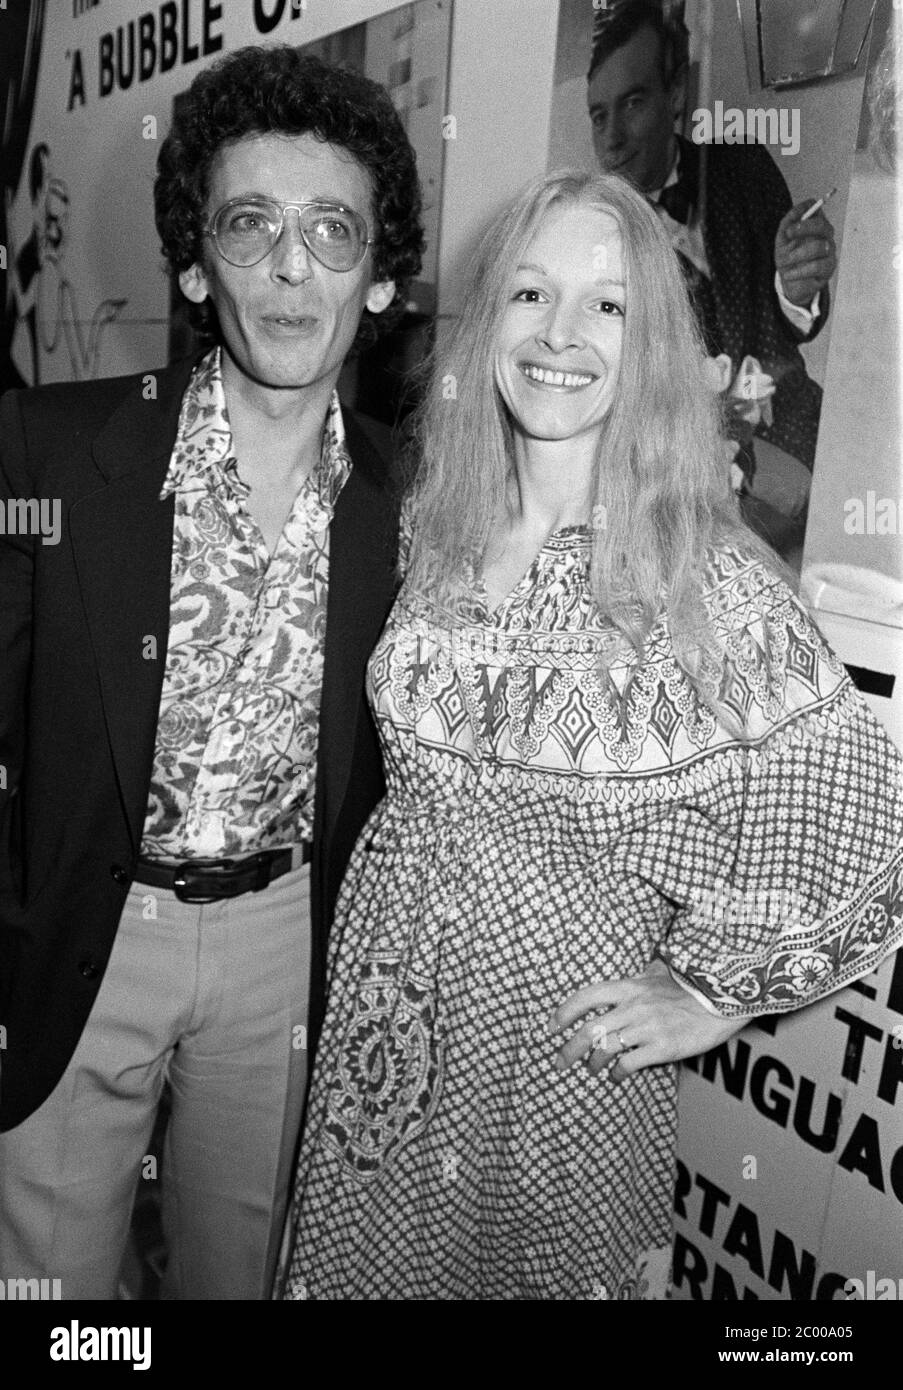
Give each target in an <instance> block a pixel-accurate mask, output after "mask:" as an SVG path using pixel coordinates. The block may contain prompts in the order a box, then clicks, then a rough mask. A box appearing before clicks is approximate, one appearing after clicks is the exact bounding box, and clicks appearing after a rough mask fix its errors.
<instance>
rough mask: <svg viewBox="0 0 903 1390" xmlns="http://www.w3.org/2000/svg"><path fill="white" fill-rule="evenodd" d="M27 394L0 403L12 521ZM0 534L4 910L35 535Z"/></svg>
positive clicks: (3, 472)
mask: <svg viewBox="0 0 903 1390" xmlns="http://www.w3.org/2000/svg"><path fill="white" fill-rule="evenodd" d="M21 396H22V393H21V392H18V391H12V392H9V393H8V394H7V395H6V396H4V397H3V400H2V401H0V503H2V504H3V509H4V517H5V518H6V519H7V522H8V519H9V510H8V508H7V502H8V501H9V500H10V499H13V498H28V497H30V496H32V495H33V487H32V484H31V483H30V482H29V478H28V469H27V466H26V452H27V451H26V442H25V430H24V425H23V421H22V412H21V407H20V402H21ZM3 529H4V532H5V534H0V653H2V663H3V677H2V680H0V912H2V909H3V904H4V901H7V902H8V901H9V900H10V897H11V895H12V894H14V891H15V887H16V885H15V884H14V882H13V875H12V859H11V853H10V831H11V824H12V816H13V809H14V804H15V800H16V797H17V796H18V794H19V781H20V778H21V774H22V766H23V763H24V758H25V736H26V698H27V691H28V672H29V666H30V661H31V623H32V585H33V574H34V547H35V544H36V539H35V537H34V536H28V535H26V536H22V535H10V534H9V529H10V528H9V525H8V524H7V525H5V526H4V528H3Z"/></svg>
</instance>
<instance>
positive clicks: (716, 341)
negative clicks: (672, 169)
mask: <svg viewBox="0 0 903 1390" xmlns="http://www.w3.org/2000/svg"><path fill="white" fill-rule="evenodd" d="M700 163H701V149H700V146H699V145H694V144H691V143H690V142H689V141H687V140H680V174H681V178H684V177H686V179H687V183H688V191H689V192H690V195H691V196H692V195H693V192H694V191H697V193H698V190H699V185H700ZM705 197H706V209H705V216H704V220H703V239H704V242H705V249H706V255H707V257H708V262H709V269H710V270H711V273H712V279H711V294H710V295H707V296H705V297H704V298H702V299H700V300H699V301H698V302H697V311H698V312H699V316H700V319H701V320H702V321H703V329H704V332H705V333H706V337H707V339H708V346H709V351H710V352H712V353H713V354H717V353H719V352H726V353H728V354H729V355H730V357H731V358H732V360H733V363H734V369H735V371H736V370H737V369H738V368H739V366H740V363H741V362H742V361H743V358H744V357H746V356H747V355H750V356H753V357H757V358H758V359H759V361H760V362H761V364H762V368H763V370H764V371H766V372H768V373H769V374H770V375H771V376H773V377H774V379H775V382H776V383H777V390H776V391H775V394H774V396H773V397H772V411H773V416H774V424H773V425H772V426H770V427H768V428H765V427H760V428H759V429H758V430H757V434H760V435H761V436H762V438H763V439H768V440H770V441H771V443H773V444H776V445H777V446H778V447H779V448H781V449H785V450H786V451H787V453H789V454H793V456H794V457H795V458H798V459H799V460H800V461H801V462H802V463H804V464H805V465H806V467H807V468H809V469H811V468H812V466H813V464H814V462H815V443H816V438H817V435H818V420H819V415H820V412H821V399H822V391H821V387H820V386H819V385H818V384H817V383H816V382H814V381H812V380H811V378H810V377H808V376H807V375H806V367H805V363H804V362H803V358H802V354H801V353H800V350H799V344H800V342H802V341H809V340H811V339H812V338H815V337H817V335H818V333H819V332H820V331H821V329H822V327H823V326H824V323H825V320H826V318H827V316H828V307H829V298H828V291H827V288H826V289H825V290H824V291H822V296H821V313H820V314H819V316H818V318H817V319H816V320H815V324H814V325H813V329H812V332H811V334H810V335H809V338H806V337H805V335H804V334H802V333H800V332H799V330H798V329H796V328H794V327H793V326H792V325H791V324H790V323H789V322H788V320H787V319H786V318H785V317H784V314H783V313H782V312H781V308H780V304H779V302H778V297H777V293H776V291H775V287H774V270H775V266H774V239H775V235H776V233H777V230H778V223H779V222H780V220H781V218H782V217H783V216H784V214H785V213H787V212H789V210H790V208H791V207H792V205H793V202H792V199H791V197H790V192H789V190H788V188H787V184H786V183H785V182H784V177H783V175H782V174H781V172H780V170H779V168H778V166H777V164H776V163H775V161H774V160H773V159H772V157H771V155H770V154H769V153H768V150H767V149H766V148H765V147H764V145H707V146H706V147H705ZM694 201H696V202H697V205H698V197H697V198H696V199H694Z"/></svg>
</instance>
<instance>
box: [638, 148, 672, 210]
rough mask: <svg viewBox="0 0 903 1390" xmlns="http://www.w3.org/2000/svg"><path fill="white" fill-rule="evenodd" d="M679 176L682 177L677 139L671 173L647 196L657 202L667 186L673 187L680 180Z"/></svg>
mask: <svg viewBox="0 0 903 1390" xmlns="http://www.w3.org/2000/svg"><path fill="white" fill-rule="evenodd" d="M679 178H680V145H679V144H678V142H677V140H675V141H674V155H673V158H672V160H671V172H670V174H669V175H668V177H667V178H666V179H665V182H664V183H663V184H662V185H661V187H660V188H654V189H653V190H652V192H651V193H647V194H646V197H647V198H648V199H649V201H650V202H651V203H657V202H658V200H659V198H660V197H661V196H662V192H663V190H664V189H666V188H671V187H672V186H673V185H674V184H675V183H677V181H678V179H679Z"/></svg>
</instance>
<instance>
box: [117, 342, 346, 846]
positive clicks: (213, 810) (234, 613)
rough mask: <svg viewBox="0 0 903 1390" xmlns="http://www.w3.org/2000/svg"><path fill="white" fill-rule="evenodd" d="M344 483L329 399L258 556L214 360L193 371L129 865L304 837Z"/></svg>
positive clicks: (337, 417)
mask: <svg viewBox="0 0 903 1390" xmlns="http://www.w3.org/2000/svg"><path fill="white" fill-rule="evenodd" d="M350 470H351V461H350V459H349V456H348V452H347V450H346V448H345V434H344V426H343V423H342V412H341V408H340V406H339V401H338V396H337V395H336V394H335V393H333V397H332V400H331V403H330V406H329V412H328V415H327V418H326V428H325V432H324V437H323V447H322V453H321V457H320V461H319V465H318V466H317V467H316V468H315V469H314V470H313V471H312V472H311V474H310V475H309V476H308V478H307V479H306V480H305V482H304V484H303V485H302V487H301V488H300V489H299V491H298V494H297V496H296V497H295V500H294V503H293V505H292V509H291V512H290V514H289V517H288V519H287V521H286V523H285V527H284V528H283V531H282V535H281V536H280V538H279V541H278V544H277V546H276V549H275V552H274V553H273V555H272V556H270V554H269V552H268V550H267V547H266V543H265V542H264V539H263V536H262V534H261V532H260V528H259V527H258V525H257V523H256V521H255V520H254V518H253V517H252V515H251V513H250V511H249V510H248V507H247V505H246V501H245V499H246V498H247V496H248V494H249V491H250V489H249V488H248V486H247V484H246V483H244V482H243V481H242V479H241V477H240V476H239V472H238V463H237V460H236V458H235V456H234V453H233V450H232V431H231V429H230V426H229V419H228V415H227V412H226V400H225V395H224V392H223V380H222V372H221V362H220V349H219V348H217V349H215V350H214V351H213V352H211V353H210V354H208V356H207V357H205V358H204V359H203V360H202V361H201V362H200V363H199V364H198V366H197V368H196V369H195V372H194V375H193V376H192V379H191V382H190V383H189V386H188V389H187V391H186V393H185V398H184V401H183V404H182V412H181V415H180V418H179V427H178V432H177V435H176V442H175V446H174V448H173V453H172V460H171V463H170V467H169V472H168V473H167V476H166V479H165V481H164V484H163V490H162V492H161V494H160V496H161V500H163V498H165V497H167V496H169V494H170V493H175V531H174V536H173V555H172V578H171V600H170V628H169V647H168V651H167V657H166V670H165V673H164V678H163V691H162V696H161V700H160V715H159V720H158V723H157V742H156V748H155V752H154V764H153V773H152V776H151V786H150V797H149V802H148V810H147V817H146V819H145V824H144V837H143V840H142V845H141V852H142V854H147V855H152V856H157V857H161V858H186V857H209V858H220V857H222V856H227V855H244V854H251V853H254V852H256V851H258V850H263V849H275V848H279V847H282V846H289V845H294V844H297V843H299V842H300V841H301V840H303V839H309V838H310V835H311V830H312V826H313V810H314V808H313V799H314V785H315V772H316V755H317V729H318V722H319V713H320V692H321V687H322V678H323V643H324V637H325V631H326V594H327V583H328V579H329V524H330V521H331V520H332V514H333V508H334V505H335V502H336V499H337V497H338V495H339V493H340V491H341V489H342V487H343V486H344V484H345V481H346V479H347V477H348V474H349V472H350Z"/></svg>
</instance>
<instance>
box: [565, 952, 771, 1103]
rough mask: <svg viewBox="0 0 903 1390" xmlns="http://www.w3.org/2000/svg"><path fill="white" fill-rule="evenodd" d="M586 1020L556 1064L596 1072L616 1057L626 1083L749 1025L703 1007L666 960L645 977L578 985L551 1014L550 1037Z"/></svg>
mask: <svg viewBox="0 0 903 1390" xmlns="http://www.w3.org/2000/svg"><path fill="white" fill-rule="evenodd" d="M581 1019H583V1020H584V1022H583V1023H582V1025H581V1026H580V1027H579V1028H578V1029H577V1030H576V1032H575V1033H573V1035H572V1036H571V1037H569V1038H568V1040H567V1042H565V1043H563V1044H562V1046H561V1048H560V1050H559V1053H558V1057H557V1059H556V1065H557V1067H558V1069H559V1070H560V1071H567V1069H568V1068H569V1067H572V1066H573V1065H574V1063H575V1062H578V1061H580V1059H581V1058H584V1059H586V1062H587V1066H588V1067H589V1070H590V1071H591V1072H593V1073H594V1074H598V1073H599V1072H601V1071H602V1070H603V1069H604V1068H605V1067H607V1066H608V1065H609V1064H610V1062H611V1059H612V1058H613V1057H617V1059H618V1060H617V1062H616V1063H615V1065H614V1066H613V1067H612V1068H611V1071H610V1072H609V1078H610V1080H613V1081H623V1080H624V1079H625V1078H626V1077H628V1076H631V1075H633V1073H634V1072H637V1071H640V1070H641V1068H643V1067H653V1066H660V1065H661V1064H662V1063H664V1062H678V1061H680V1060H681V1059H682V1058H683V1057H695V1056H696V1055H697V1053H700V1052H708V1050H709V1048H712V1047H717V1046H718V1045H719V1043H723V1042H725V1041H726V1040H727V1039H728V1038H729V1037H731V1036H732V1035H733V1034H734V1033H738V1032H739V1031H740V1029H741V1028H745V1026H746V1024H747V1023H749V1021H750V1020H749V1019H748V1018H721V1017H719V1016H718V1015H717V1014H713V1013H710V1012H709V1011H708V1009H706V1008H704V1007H703V1005H702V1004H700V1003H699V1001H698V1000H697V999H695V998H694V996H693V995H692V994H690V993H689V991H688V990H685V989H684V988H683V987H682V986H681V985H679V984H678V983H677V981H676V980H674V979H672V977H671V973H670V971H669V970H668V967H667V966H666V965H665V963H664V961H661V960H654V961H652V962H651V963H650V965H649V966H648V967H647V969H646V970H645V971H644V972H643V974H642V975H638V976H636V977H635V978H631V979H623V980H602V981H600V982H599V983H598V984H594V985H586V986H585V987H584V988H583V989H578V990H577V992H576V994H572V995H571V996H570V997H569V998H568V999H565V1000H564V1002H563V1003H562V1004H560V1005H559V1006H558V1008H557V1009H556V1010H555V1012H554V1014H553V1015H552V1019H551V1022H550V1031H551V1033H552V1035H553V1036H554V1035H555V1034H558V1033H562V1032H564V1031H566V1030H567V1029H569V1028H571V1027H572V1026H573V1025H574V1024H575V1023H579V1022H580V1020H581Z"/></svg>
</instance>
